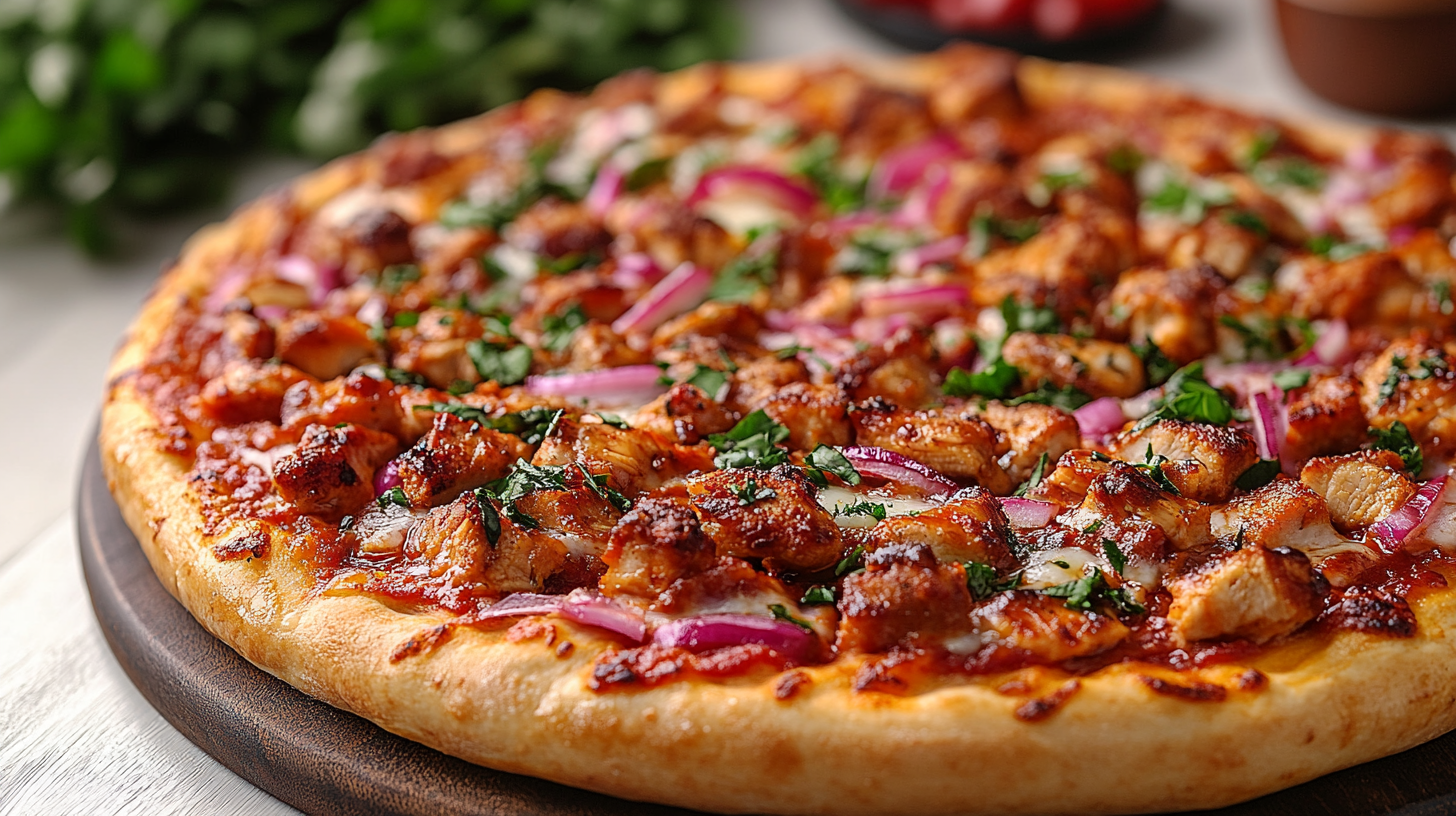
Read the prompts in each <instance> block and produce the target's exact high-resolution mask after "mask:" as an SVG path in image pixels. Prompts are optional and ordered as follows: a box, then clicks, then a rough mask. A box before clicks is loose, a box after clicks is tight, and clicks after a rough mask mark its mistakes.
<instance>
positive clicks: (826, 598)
mask: <svg viewBox="0 0 1456 816" xmlns="http://www.w3.org/2000/svg"><path fill="white" fill-rule="evenodd" d="M799 603H801V604H826V603H827V604H832V603H834V590H832V589H830V588H829V587H822V586H811V587H809V589H808V590H807V591H806V592H805V593H804V597H802V598H800V599H799Z"/></svg>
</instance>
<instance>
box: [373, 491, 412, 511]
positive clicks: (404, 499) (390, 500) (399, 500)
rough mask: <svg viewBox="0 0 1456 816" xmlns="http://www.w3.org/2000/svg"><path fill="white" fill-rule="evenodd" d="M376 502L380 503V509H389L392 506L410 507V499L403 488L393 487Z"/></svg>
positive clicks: (381, 494) (380, 495)
mask: <svg viewBox="0 0 1456 816" xmlns="http://www.w3.org/2000/svg"><path fill="white" fill-rule="evenodd" d="M376 501H377V502H379V506H380V507H388V506H390V505H391V504H393V505H396V506H398V507H409V506H410V500H409V497H408V496H406V495H405V494H404V488H402V487H391V488H390V489H388V490H386V491H384V492H383V493H380V494H379V498H378V499H376Z"/></svg>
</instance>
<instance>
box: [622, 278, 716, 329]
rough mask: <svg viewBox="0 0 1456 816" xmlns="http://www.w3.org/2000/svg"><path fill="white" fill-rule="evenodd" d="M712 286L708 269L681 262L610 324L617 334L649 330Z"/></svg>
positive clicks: (697, 300)
mask: <svg viewBox="0 0 1456 816" xmlns="http://www.w3.org/2000/svg"><path fill="white" fill-rule="evenodd" d="M712 286H713V276H712V275H711V274H710V273H709V272H708V270H706V269H703V268H702V267H700V266H698V265H697V264H694V263H692V262H684V263H683V264H682V265H681V266H679V267H678V268H677V269H674V270H672V272H670V273H669V274H668V276H667V277H665V278H663V279H662V280H660V281H658V282H657V284H656V285H654V286H653V287H652V288H651V289H649V290H647V294H645V295H643V296H642V298H641V299H640V300H638V301H637V302H636V303H634V304H633V305H632V308H630V309H628V310H627V313H626V314H624V315H622V316H621V317H619V318H617V319H616V321H615V322H613V323H612V331H614V332H616V333H617V334H631V333H633V332H649V331H652V330H653V329H655V328H657V327H658V326H661V325H662V324H663V323H666V322H667V321H668V320H671V319H672V318H674V317H677V316H678V315H680V314H682V313H683V312H685V311H687V310H688V309H691V308H693V307H694V306H697V305H698V304H699V303H701V302H702V301H703V298H704V297H706V296H707V294H708V289H710V288H711V287H712Z"/></svg>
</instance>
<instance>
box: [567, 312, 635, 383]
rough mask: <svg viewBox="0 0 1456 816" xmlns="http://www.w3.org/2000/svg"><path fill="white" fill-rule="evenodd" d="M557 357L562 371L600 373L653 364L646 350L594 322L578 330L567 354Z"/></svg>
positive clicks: (604, 325) (610, 328)
mask: <svg viewBox="0 0 1456 816" xmlns="http://www.w3.org/2000/svg"><path fill="white" fill-rule="evenodd" d="M557 356H558V357H559V361H560V363H561V365H560V366H559V367H560V368H561V369H563V370H565V371H601V370H602V369H604V368H618V367H620V366H626V365H645V364H647V363H651V362H652V355H651V354H650V353H649V352H648V351H647V350H646V349H638V348H634V347H633V346H631V345H629V344H628V343H627V340H626V338H624V337H622V335H620V334H617V333H616V332H614V331H612V327H611V326H608V325H607V324H606V323H599V322H597V321H595V320H593V321H591V322H590V323H587V324H586V325H585V326H582V327H581V328H579V329H577V330H576V332H575V333H573V334H572V335H571V343H570V345H568V346H567V347H566V351H565V352H564V353H563V354H561V355H557Z"/></svg>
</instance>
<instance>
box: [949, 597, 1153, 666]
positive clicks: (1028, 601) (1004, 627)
mask: <svg viewBox="0 0 1456 816" xmlns="http://www.w3.org/2000/svg"><path fill="white" fill-rule="evenodd" d="M972 617H973V619H974V621H975V626H976V629H977V630H978V631H980V632H981V637H982V640H984V641H993V642H995V643H997V644H998V645H1000V646H1001V647H1003V648H1006V649H1012V650H1015V651H1018V652H1023V653H1025V654H1027V655H1029V656H1031V657H1032V658H1034V659H1035V660H1037V661H1038V662H1044V663H1057V662H1060V661H1063V660H1068V659H1070V658H1073V657H1085V656H1087V655H1094V654H1097V653H1099V652H1105V651H1107V650H1108V649H1111V648H1112V647H1113V646H1116V645H1117V644H1118V643H1120V642H1122V640H1123V639H1124V638H1126V637H1127V634H1128V629H1127V626H1125V625H1124V624H1123V623H1122V621H1119V620H1118V619H1117V618H1115V617H1112V616H1110V615H1104V614H1101V613H1098V612H1084V611H1082V610H1078V609H1068V608H1067V606H1066V604H1065V603H1064V602H1063V601H1062V600H1060V599H1058V598H1052V597H1049V596H1046V595H1042V594H1040V593H1036V592H1002V593H1000V594H998V595H996V596H995V597H993V598H992V599H991V600H989V601H987V602H986V603H984V604H981V605H980V606H978V607H976V610H975V613H974V614H973V615H972Z"/></svg>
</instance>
